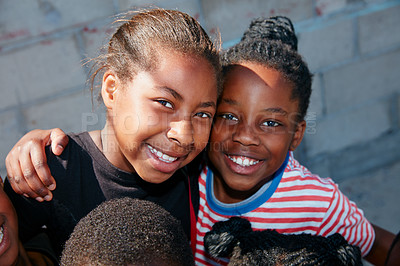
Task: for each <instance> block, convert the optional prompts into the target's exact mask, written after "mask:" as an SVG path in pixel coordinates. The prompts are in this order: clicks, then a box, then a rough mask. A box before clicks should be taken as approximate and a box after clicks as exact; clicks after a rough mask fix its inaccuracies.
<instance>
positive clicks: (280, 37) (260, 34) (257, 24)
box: [241, 16, 297, 51]
mask: <svg viewBox="0 0 400 266" xmlns="http://www.w3.org/2000/svg"><path fill="white" fill-rule="evenodd" d="M255 39H265V40H277V41H281V42H283V43H286V44H287V45H289V46H290V47H291V48H292V49H293V50H296V51H297V36H296V32H295V30H294V27H293V23H292V21H291V20H290V19H289V18H287V17H284V16H276V17H270V18H255V19H253V20H252V21H251V23H250V26H249V28H248V29H247V30H246V31H245V32H244V33H243V36H242V39H241V41H244V40H255Z"/></svg>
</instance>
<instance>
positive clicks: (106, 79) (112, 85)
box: [101, 71, 119, 109]
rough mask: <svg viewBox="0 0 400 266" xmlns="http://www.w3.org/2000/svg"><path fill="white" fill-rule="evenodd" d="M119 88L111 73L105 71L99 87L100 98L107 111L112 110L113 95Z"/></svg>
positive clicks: (115, 77) (117, 81)
mask: <svg viewBox="0 0 400 266" xmlns="http://www.w3.org/2000/svg"><path fill="white" fill-rule="evenodd" d="M118 87H119V80H118V78H117V76H116V75H115V74H114V73H113V72H112V71H107V72H106V73H104V75H103V82H102V85H101V97H102V98H103V102H104V105H105V106H106V107H107V109H112V107H113V104H114V102H115V93H116V91H117V90H118Z"/></svg>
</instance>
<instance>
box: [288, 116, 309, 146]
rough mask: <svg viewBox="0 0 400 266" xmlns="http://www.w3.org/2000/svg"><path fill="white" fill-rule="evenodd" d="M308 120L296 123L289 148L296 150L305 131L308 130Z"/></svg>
mask: <svg viewBox="0 0 400 266" xmlns="http://www.w3.org/2000/svg"><path fill="white" fill-rule="evenodd" d="M306 125H307V123H306V121H305V120H302V121H300V122H298V123H297V124H296V128H295V132H294V134H293V139H292V142H291V143H290V146H289V150H290V151H294V150H296V148H297V147H298V146H299V145H300V143H301V141H302V140H303V136H304V132H305V131H306Z"/></svg>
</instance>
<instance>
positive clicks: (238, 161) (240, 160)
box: [228, 156, 260, 166]
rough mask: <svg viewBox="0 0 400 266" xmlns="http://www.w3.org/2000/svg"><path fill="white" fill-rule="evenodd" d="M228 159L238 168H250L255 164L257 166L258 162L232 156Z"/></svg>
mask: <svg viewBox="0 0 400 266" xmlns="http://www.w3.org/2000/svg"><path fill="white" fill-rule="evenodd" d="M228 158H229V159H231V161H232V162H234V163H236V164H238V165H240V166H252V165H255V164H258V163H259V162H260V161H259V160H253V159H251V158H247V157H242V156H241V157H236V156H235V157H233V156H228Z"/></svg>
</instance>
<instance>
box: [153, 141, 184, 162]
mask: <svg viewBox="0 0 400 266" xmlns="http://www.w3.org/2000/svg"><path fill="white" fill-rule="evenodd" d="M147 147H149V150H150V152H151V153H152V154H154V155H155V156H157V158H158V159H159V160H160V161H163V162H165V163H173V162H175V161H176V160H177V159H178V157H172V156H169V155H167V154H165V153H162V152H161V151H159V150H157V149H155V148H153V147H151V146H150V145H147Z"/></svg>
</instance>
